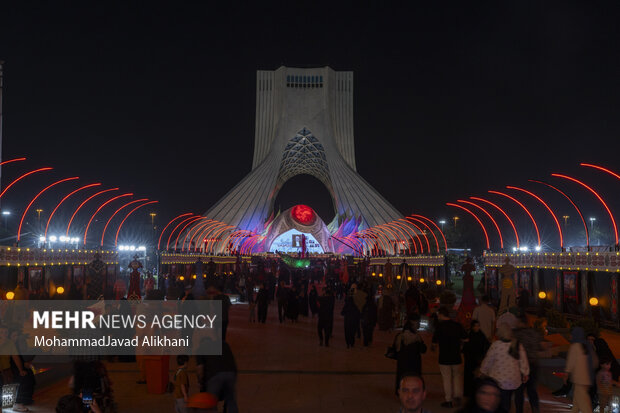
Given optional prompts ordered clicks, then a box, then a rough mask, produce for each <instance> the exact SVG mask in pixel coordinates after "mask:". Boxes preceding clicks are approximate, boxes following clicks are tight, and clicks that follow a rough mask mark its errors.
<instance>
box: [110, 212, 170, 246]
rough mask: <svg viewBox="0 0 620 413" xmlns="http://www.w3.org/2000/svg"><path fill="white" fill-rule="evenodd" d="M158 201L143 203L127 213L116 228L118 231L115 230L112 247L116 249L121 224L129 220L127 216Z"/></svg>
mask: <svg viewBox="0 0 620 413" xmlns="http://www.w3.org/2000/svg"><path fill="white" fill-rule="evenodd" d="M158 202H159V201H149V202H145V203H144V204H142V205H138V206H137V207H135V208H134V209H132V210H131V211H129V213H127V215H125V218H123V220H122V221H121V223H120V225H119V226H118V229H117V230H116V237H115V238H114V246H115V247H116V245H117V244H118V234H119V233H120V232H121V228H123V224H124V223H125V221H126V220H127V218H129V216H130V215H131V214H133V213H134V212H136V211H137V210H138V209H140V208H142V207H145V206H147V205H151V204H157V203H158Z"/></svg>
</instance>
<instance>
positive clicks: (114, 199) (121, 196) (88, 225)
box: [84, 193, 133, 245]
mask: <svg viewBox="0 0 620 413" xmlns="http://www.w3.org/2000/svg"><path fill="white" fill-rule="evenodd" d="M132 195H133V194H132V193H126V194H123V195H118V196H115V197H113V198H111V199H108V200H107V201H105V202H104V203H102V204H101V205H100V206H99V208H97V210H96V211H95V212H94V213H93V214H92V215H91V216H90V219H89V220H88V224H86V229H85V230H84V245H86V237H87V236H88V228H89V227H90V224H91V223H92V222H93V219H95V215H97V214H98V213H99V211H101V210H102V209H103V207H105V206H106V205H108V204H109V203H110V202H113V201H116V200H117V199H119V198H124V197H126V196H132Z"/></svg>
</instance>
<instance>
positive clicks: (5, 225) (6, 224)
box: [2, 211, 11, 230]
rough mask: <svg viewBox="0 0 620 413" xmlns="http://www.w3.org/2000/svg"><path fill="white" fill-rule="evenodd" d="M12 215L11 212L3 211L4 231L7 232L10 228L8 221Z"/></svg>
mask: <svg viewBox="0 0 620 413" xmlns="http://www.w3.org/2000/svg"><path fill="white" fill-rule="evenodd" d="M10 215H11V211H2V216H3V217H4V229H5V230H6V229H7V228H8V223H7V221H8V219H9V216H10Z"/></svg>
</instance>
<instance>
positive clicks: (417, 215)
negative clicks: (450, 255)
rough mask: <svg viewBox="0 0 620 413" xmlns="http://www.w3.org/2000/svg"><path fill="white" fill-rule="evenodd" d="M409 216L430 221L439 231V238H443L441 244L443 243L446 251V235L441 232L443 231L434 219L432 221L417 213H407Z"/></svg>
mask: <svg viewBox="0 0 620 413" xmlns="http://www.w3.org/2000/svg"><path fill="white" fill-rule="evenodd" d="M410 217H416V218H420V219H423V220H425V221H427V222H430V223H431V224H433V226H434V227H435V228H437V231H439V233H440V234H441V238H442V239H443V245H444V247H445V248H446V251H448V242H447V241H446V236H445V235H444V233H443V231H442V230H441V228H439V225H437V224H436V223H435V221H433V220H432V219H430V218H427V217H425V216H424V215H419V214H411V215H409V217H408V218H410Z"/></svg>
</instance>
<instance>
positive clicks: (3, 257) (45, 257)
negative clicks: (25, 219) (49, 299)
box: [0, 246, 118, 267]
mask: <svg viewBox="0 0 620 413" xmlns="http://www.w3.org/2000/svg"><path fill="white" fill-rule="evenodd" d="M97 253H98V254H99V255H100V256H101V257H100V259H101V260H102V261H103V262H105V263H106V264H118V253H117V252H116V251H98V250H80V249H64V248H54V249H44V248H18V247H2V246H0V266H6V267H10V266H12V265H14V266H18V267H19V266H48V265H49V266H52V265H85V264H88V263H90V262H92V261H93V260H94V259H95V254H97Z"/></svg>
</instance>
